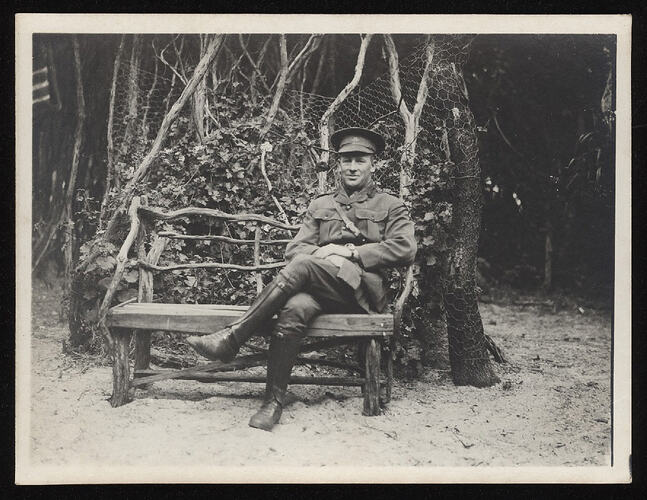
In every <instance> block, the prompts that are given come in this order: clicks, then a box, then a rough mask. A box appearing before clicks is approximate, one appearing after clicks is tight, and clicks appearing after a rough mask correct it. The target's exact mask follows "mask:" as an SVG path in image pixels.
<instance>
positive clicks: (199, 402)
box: [30, 281, 611, 466]
mask: <svg viewBox="0 0 647 500" xmlns="http://www.w3.org/2000/svg"><path fill="white" fill-rule="evenodd" d="M57 297H58V294H57V290H51V289H46V288H45V287H44V286H43V285H42V284H41V283H40V282H38V281H37V282H35V283H34V288H33V303H34V307H33V321H32V328H33V337H32V380H31V390H32V413H31V436H30V438H31V445H32V446H31V462H32V464H34V465H40V464H43V465H44V464H50V465H75V464H86V465H87V464H96V465H128V464H147V465H152V466H157V465H159V466H168V465H193V464H195V465H207V464H212V465H268V464H274V465H285V466H319V465H365V466H368V465H405V466H412V465H417V466H429V465H433V466H440V465H442V466H479V465H480V466H485V465H489V466H505V465H536V466H539V465H593V464H599V465H602V464H608V463H609V457H610V342H611V318H610V314H609V313H608V312H599V311H594V310H587V311H585V312H584V314H581V313H579V312H577V311H564V312H559V313H557V314H553V313H551V312H550V311H547V310H542V309H539V308H537V307H521V306H517V307H511V306H505V307H503V306H497V305H494V304H482V305H481V312H482V316H483V321H484V325H485V329H486V333H488V334H489V335H490V336H491V337H492V338H493V339H495V341H496V342H497V343H498V345H499V346H500V347H502V348H503V350H504V351H505V353H506V354H507V356H508V357H509V358H510V360H511V363H510V364H508V365H497V366H496V370H497V372H498V373H499V375H500V377H501V380H502V383H500V384H497V385H496V386H494V387H491V388H487V389H476V388H472V387H456V386H454V385H453V384H452V382H451V379H450V377H449V373H448V372H446V371H438V370H429V371H428V372H427V373H426V374H425V376H424V377H422V378H421V379H419V380H416V381H414V382H410V383H407V382H403V381H399V382H397V383H396V385H395V387H394V392H393V400H392V402H391V404H390V405H389V407H388V409H387V410H386V411H385V412H384V414H383V415H381V416H379V417H363V416H362V415H361V408H362V398H361V396H360V391H359V388H337V387H330V388H325V387H316V386H295V387H294V388H293V389H292V392H293V393H294V395H295V396H296V401H295V402H294V403H293V404H291V405H290V406H288V408H286V410H285V411H284V414H283V418H282V420H281V424H280V425H278V426H277V427H276V428H275V430H274V431H273V432H271V433H270V432H264V431H260V430H256V429H252V428H250V427H248V426H247V421H248V419H249V416H250V415H251V414H252V413H253V412H254V411H255V409H256V408H257V407H258V406H259V404H260V397H261V393H262V391H263V386H262V385H260V384H238V385H234V384H231V383H220V384H200V383H197V382H191V381H165V382H159V383H157V384H155V385H154V386H153V387H152V388H151V389H147V390H137V391H136V394H135V400H134V401H133V402H131V403H129V404H127V405H125V406H122V407H120V408H111V407H110V405H109V403H108V402H107V399H108V397H109V396H110V392H111V383H112V381H111V369H110V367H109V366H107V365H106V366H98V365H97V363H96V360H94V359H91V358H86V359H78V358H73V357H70V356H66V355H64V354H63V353H62V340H63V339H64V338H65V337H66V336H67V330H66V326H65V325H63V324H60V323H58V322H57V313H56V308H57V303H56V300H57Z"/></svg>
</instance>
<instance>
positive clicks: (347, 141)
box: [330, 127, 384, 154]
mask: <svg viewBox="0 0 647 500" xmlns="http://www.w3.org/2000/svg"><path fill="white" fill-rule="evenodd" d="M330 142H331V143H332V147H333V149H334V150H335V151H336V152H337V153H369V154H377V153H381V152H382V151H384V138H383V137H382V136H381V135H380V134H378V133H377V132H373V131H372V130H368V129H366V128H359V127H351V128H344V129H341V130H338V131H337V132H335V133H334V134H333V135H332V136H331V137H330Z"/></svg>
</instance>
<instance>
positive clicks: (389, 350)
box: [384, 339, 395, 403]
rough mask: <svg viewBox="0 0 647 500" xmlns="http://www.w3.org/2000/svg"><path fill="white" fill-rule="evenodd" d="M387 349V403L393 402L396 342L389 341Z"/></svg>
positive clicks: (385, 400)
mask: <svg viewBox="0 0 647 500" xmlns="http://www.w3.org/2000/svg"><path fill="white" fill-rule="evenodd" d="M386 347H387V350H386V351H385V354H386V390H385V391H384V392H385V399H384V402H385V403H389V402H391V390H392V389H393V355H394V354H395V353H394V348H395V345H394V342H393V340H391V339H389V340H388V341H387V342H386Z"/></svg>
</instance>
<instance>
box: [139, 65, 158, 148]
mask: <svg viewBox="0 0 647 500" xmlns="http://www.w3.org/2000/svg"><path fill="white" fill-rule="evenodd" d="M158 66H159V59H157V57H156V58H155V68H154V70H153V83H151V88H150V89H149V90H148V92H147V93H146V104H145V105H144V115H143V116H142V139H143V140H144V141H147V140H148V134H149V132H150V123H148V112H149V110H150V107H151V97H152V96H153V94H154V93H155V91H156V90H157V80H158V78H157V76H158V72H159V67H158Z"/></svg>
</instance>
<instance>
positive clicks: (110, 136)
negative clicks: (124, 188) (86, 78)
mask: <svg viewBox="0 0 647 500" xmlns="http://www.w3.org/2000/svg"><path fill="white" fill-rule="evenodd" d="M125 42H126V35H121V41H120V42H119V48H118V49H117V55H116V56H115V64H114V68H113V71H112V86H111V87H110V105H109V106H108V127H107V144H108V147H107V153H108V163H107V165H106V185H105V188H104V190H103V199H102V200H101V211H100V213H99V229H102V228H103V219H104V218H105V216H106V209H107V206H108V197H109V195H110V188H111V187H112V177H113V175H114V169H115V158H114V154H115V145H114V142H113V141H114V131H113V123H114V116H115V94H116V90H117V77H118V75H119V66H120V65H121V55H122V54H123V51H124V45H125Z"/></svg>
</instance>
